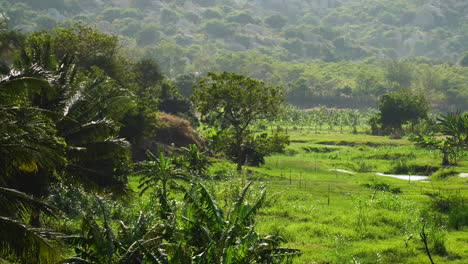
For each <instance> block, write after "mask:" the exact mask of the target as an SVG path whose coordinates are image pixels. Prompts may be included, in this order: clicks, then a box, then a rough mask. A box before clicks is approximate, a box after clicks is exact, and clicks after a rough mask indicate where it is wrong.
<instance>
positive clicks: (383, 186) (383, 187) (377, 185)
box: [362, 182, 402, 194]
mask: <svg viewBox="0 0 468 264" xmlns="http://www.w3.org/2000/svg"><path fill="white" fill-rule="evenodd" d="M362 186H364V187H366V188H369V189H373V190H376V191H383V192H391V193H393V194H399V193H402V192H401V189H400V188H399V187H392V186H390V185H389V184H387V183H384V182H372V183H366V184H363V185H362Z"/></svg>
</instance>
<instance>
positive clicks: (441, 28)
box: [7, 0, 468, 61]
mask: <svg viewBox="0 0 468 264" xmlns="http://www.w3.org/2000/svg"><path fill="white" fill-rule="evenodd" d="M8 2H10V3H17V4H16V6H17V7H16V8H15V7H12V8H9V9H13V10H8V11H7V15H8V16H9V17H10V18H11V19H12V22H11V24H12V25H11V26H12V27H16V28H22V29H24V30H35V29H43V28H50V27H51V26H53V25H54V24H56V23H57V22H65V21H66V20H67V19H70V18H72V19H74V20H81V21H83V22H85V23H96V24H98V25H99V28H101V29H103V30H105V31H108V32H109V33H114V34H119V35H122V36H124V37H128V38H131V39H134V40H136V43H135V44H136V45H138V46H147V45H151V44H152V43H153V42H154V40H156V39H160V38H165V39H167V40H172V41H175V42H176V43H177V44H178V45H179V46H182V47H190V46H193V45H197V44H198V45H207V42H210V43H211V44H214V46H215V47H216V48H218V49H221V50H232V51H239V50H246V49H259V50H261V51H263V52H266V53H273V55H275V56H276V57H278V58H282V59H285V60H303V59H305V58H309V59H310V58H312V59H316V58H320V59H323V60H326V61H336V60H341V59H351V60H356V59H361V58H364V57H368V56H377V57H385V58H401V57H407V56H427V57H431V58H439V59H443V60H456V59H458V58H459V57H460V54H462V53H463V52H464V49H466V47H468V16H467V15H466V14H468V2H467V1H462V0H444V1H441V0H396V1H386V0H288V1H285V0H250V1H249V0H84V1H83V0H81V1H77V0H43V1H35V0H9V1H8ZM21 2H23V3H25V4H27V5H29V6H30V7H32V8H33V9H35V10H34V12H33V13H31V11H30V10H28V9H27V8H26V9H25V8H20V6H21V5H20V4H18V3H21ZM38 9H41V10H42V11H41V12H37V10H38ZM30 13H31V14H30Z"/></svg>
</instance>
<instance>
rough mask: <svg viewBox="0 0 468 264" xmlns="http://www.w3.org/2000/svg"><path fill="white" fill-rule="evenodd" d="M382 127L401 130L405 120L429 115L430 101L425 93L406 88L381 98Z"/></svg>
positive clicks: (414, 119)
mask: <svg viewBox="0 0 468 264" xmlns="http://www.w3.org/2000/svg"><path fill="white" fill-rule="evenodd" d="M379 110H380V120H379V121H380V123H381V124H382V128H384V129H391V130H392V131H395V130H400V129H401V126H402V125H403V124H404V123H405V122H408V121H410V122H416V121H417V120H418V119H423V118H426V117H427V111H428V102H427V100H426V98H425V96H424V95H422V94H415V93H412V92H411V91H409V90H407V89H404V90H399V91H397V92H394V93H391V94H385V95H383V96H382V97H381V98H380V99H379Z"/></svg>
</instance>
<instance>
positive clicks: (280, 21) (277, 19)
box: [264, 14, 287, 29]
mask: <svg viewBox="0 0 468 264" xmlns="http://www.w3.org/2000/svg"><path fill="white" fill-rule="evenodd" d="M264 22H265V23H266V24H268V25H269V26H270V27H272V28H278V29H281V28H282V27H284V26H285V25H286V22H287V20H286V18H284V17H283V16H281V15H280V14H274V15H271V16H269V17H267V18H265V20H264Z"/></svg>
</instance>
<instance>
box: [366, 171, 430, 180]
mask: <svg viewBox="0 0 468 264" xmlns="http://www.w3.org/2000/svg"><path fill="white" fill-rule="evenodd" d="M374 173H375V174H377V175H379V176H387V177H393V178H397V179H400V180H410V181H422V180H425V179H427V178H429V177H428V176H420V175H396V174H384V173H380V172H374Z"/></svg>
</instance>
